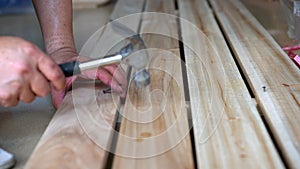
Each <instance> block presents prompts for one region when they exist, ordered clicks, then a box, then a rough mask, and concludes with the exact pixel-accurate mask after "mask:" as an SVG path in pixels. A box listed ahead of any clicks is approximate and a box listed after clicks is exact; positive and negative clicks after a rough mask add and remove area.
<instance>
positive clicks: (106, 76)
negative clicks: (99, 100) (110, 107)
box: [96, 69, 123, 93]
mask: <svg viewBox="0 0 300 169" xmlns="http://www.w3.org/2000/svg"><path fill="white" fill-rule="evenodd" d="M96 77H97V78H98V79H99V80H101V81H102V82H103V83H104V84H106V85H108V86H110V87H111V88H112V90H114V91H115V92H117V93H122V92H123V89H122V87H121V85H120V84H119V83H118V82H117V81H116V80H114V78H113V75H112V74H110V72H108V71H106V70H105V69H99V70H98V71H97V75H96Z"/></svg>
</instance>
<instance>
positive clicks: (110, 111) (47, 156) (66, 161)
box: [25, 83, 118, 169]
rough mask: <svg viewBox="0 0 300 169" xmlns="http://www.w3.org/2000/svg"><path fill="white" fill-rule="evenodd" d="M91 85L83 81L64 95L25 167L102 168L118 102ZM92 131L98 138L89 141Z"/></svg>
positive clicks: (102, 87) (101, 87)
mask: <svg viewBox="0 0 300 169" xmlns="http://www.w3.org/2000/svg"><path fill="white" fill-rule="evenodd" d="M94 87H95V86H94V83H90V84H89V85H88V84H86V85H85V86H80V88H78V89H76V90H73V91H72V92H69V93H68V94H67V96H66V97H65V99H64V101H63V103H62V105H61V106H60V108H59V109H58V110H57V112H56V113H55V115H54V117H53V119H52V120H51V122H50V124H49V126H48V127H47V129H46V131H45V133H44V134H43V136H42V138H41V140H40V141H39V143H38V145H37V147H36V148H35V150H34V152H33V153H32V155H31V157H30V159H29V160H28V162H27V164H26V166H25V168H26V169H34V168H38V169H42V168H72V169H73V168H91V169H92V168H104V167H105V164H106V161H105V160H106V158H107V153H106V152H105V150H109V148H110V147H109V146H110V142H111V135H110V133H111V130H113V129H114V123H115V113H116V110H117V106H118V105H116V104H115V103H114V102H113V100H112V96H111V95H110V94H106V95H104V94H103V93H102V89H104V88H105V86H103V85H102V86H100V87H99V88H98V89H97V90H96V91H94V90H95V88H94ZM94 92H95V93H94ZM93 94H94V95H93ZM91 129H93V130H91ZM92 132H98V135H101V138H100V137H99V138H98V139H97V140H92V139H91V138H90V136H92V135H95V133H92ZM99 133H100V134H99ZM96 142H97V143H100V142H101V143H103V144H102V145H101V144H96Z"/></svg>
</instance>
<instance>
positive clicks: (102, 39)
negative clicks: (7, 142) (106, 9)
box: [25, 0, 144, 169]
mask: <svg viewBox="0 0 300 169" xmlns="http://www.w3.org/2000/svg"><path fill="white" fill-rule="evenodd" d="M143 5H144V2H143V1H137V0H127V1H119V2H118V3H117V4H116V6H115V9H114V12H113V13H112V15H111V17H110V18H111V20H118V22H121V23H123V24H124V25H126V26H128V27H129V28H130V29H132V30H133V31H137V29H138V27H139V23H138V22H135V21H136V20H138V21H139V20H140V17H141V16H140V14H137V15H136V16H134V17H132V18H133V19H131V20H130V21H129V22H126V21H128V19H127V18H126V17H125V18H124V17H123V16H127V15H131V14H135V13H138V12H139V11H141V10H142V8H143ZM124 22H125V23H124ZM132 22H133V24H132ZM134 23H136V24H134ZM126 36H127V35H123V34H119V33H116V32H115V30H114V29H113V28H112V25H111V24H107V25H105V26H104V27H102V28H99V30H98V31H96V32H95V33H94V34H93V35H92V36H91V38H90V39H89V40H88V41H87V42H86V44H85V45H84V46H83V48H82V50H81V52H80V55H81V56H88V57H91V58H97V57H99V56H104V55H106V54H107V53H112V52H115V51H116V50H119V49H120V45H122V43H120V42H121V41H122V40H123V39H124V37H126ZM81 83H83V84H81ZM85 83H86V84H85ZM95 83H97V82H95V81H90V82H77V81H75V82H74V83H73V88H76V89H75V90H72V91H71V92H69V93H68V94H67V95H66V96H65V99H64V101H63V103H62V105H61V106H60V107H59V109H58V110H57V112H56V113H55V115H54V117H53V119H52V120H51V122H50V124H49V126H48V127H47V129H46V131H45V133H44V134H43V136H42V138H41V140H40V141H39V143H38V145H37V146H36V148H35V150H34V152H33V153H32V155H31V157H30V158H29V160H28V162H27V164H26V166H25V168H26V169H34V168H38V169H42V168H70V169H71V168H72V169H74V168H88V169H93V168H95V169H99V168H105V167H106V163H107V161H106V160H107V156H108V152H109V151H110V146H111V144H112V142H113V140H112V135H113V132H114V128H115V123H116V118H117V117H116V115H117V114H116V113H117V110H118V108H119V104H120V103H119V97H118V96H117V95H115V94H112V95H111V94H103V93H102V90H103V89H105V88H107V86H103V85H102V86H101V87H98V88H97V87H96V88H95Z"/></svg>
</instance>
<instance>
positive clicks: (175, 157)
mask: <svg viewBox="0 0 300 169" xmlns="http://www.w3.org/2000/svg"><path fill="white" fill-rule="evenodd" d="M173 4H174V3H173V1H172V0H148V1H147V4H146V11H149V12H150V11H151V12H170V13H171V12H173V11H174V5H173ZM177 31H178V30H177V23H176V18H174V17H173V18H172V17H168V15H164V14H157V13H144V14H143V21H142V29H141V34H142V37H143V38H144V41H145V43H146V45H147V48H148V50H147V51H148V53H149V56H150V63H149V70H150V74H151V84H150V85H149V86H148V87H147V88H144V89H136V88H134V86H133V85H131V86H130V88H129V91H128V95H127V98H126V102H125V107H124V112H123V114H122V116H123V119H122V123H121V128H120V134H119V136H118V137H119V138H118V143H117V147H116V152H115V158H114V162H113V168H115V169H119V168H139V169H141V168H152V169H154V168H194V163H193V156H192V147H191V141H190V138H189V127H188V119H187V112H186V110H185V98H184V91H183V82H182V71H181V60H180V57H179V46H178V40H177V38H178V32H177ZM172 38H174V39H172Z"/></svg>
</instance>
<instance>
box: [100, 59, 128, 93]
mask: <svg viewBox="0 0 300 169" xmlns="http://www.w3.org/2000/svg"><path fill="white" fill-rule="evenodd" d="M104 69H106V70H107V71H108V72H109V73H110V74H111V75H112V77H113V79H114V80H115V81H117V82H118V83H119V85H120V86H121V87H122V89H125V88H126V87H127V79H126V77H127V75H126V73H125V71H124V69H123V68H122V67H121V66H120V65H111V66H105V67H104Z"/></svg>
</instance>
